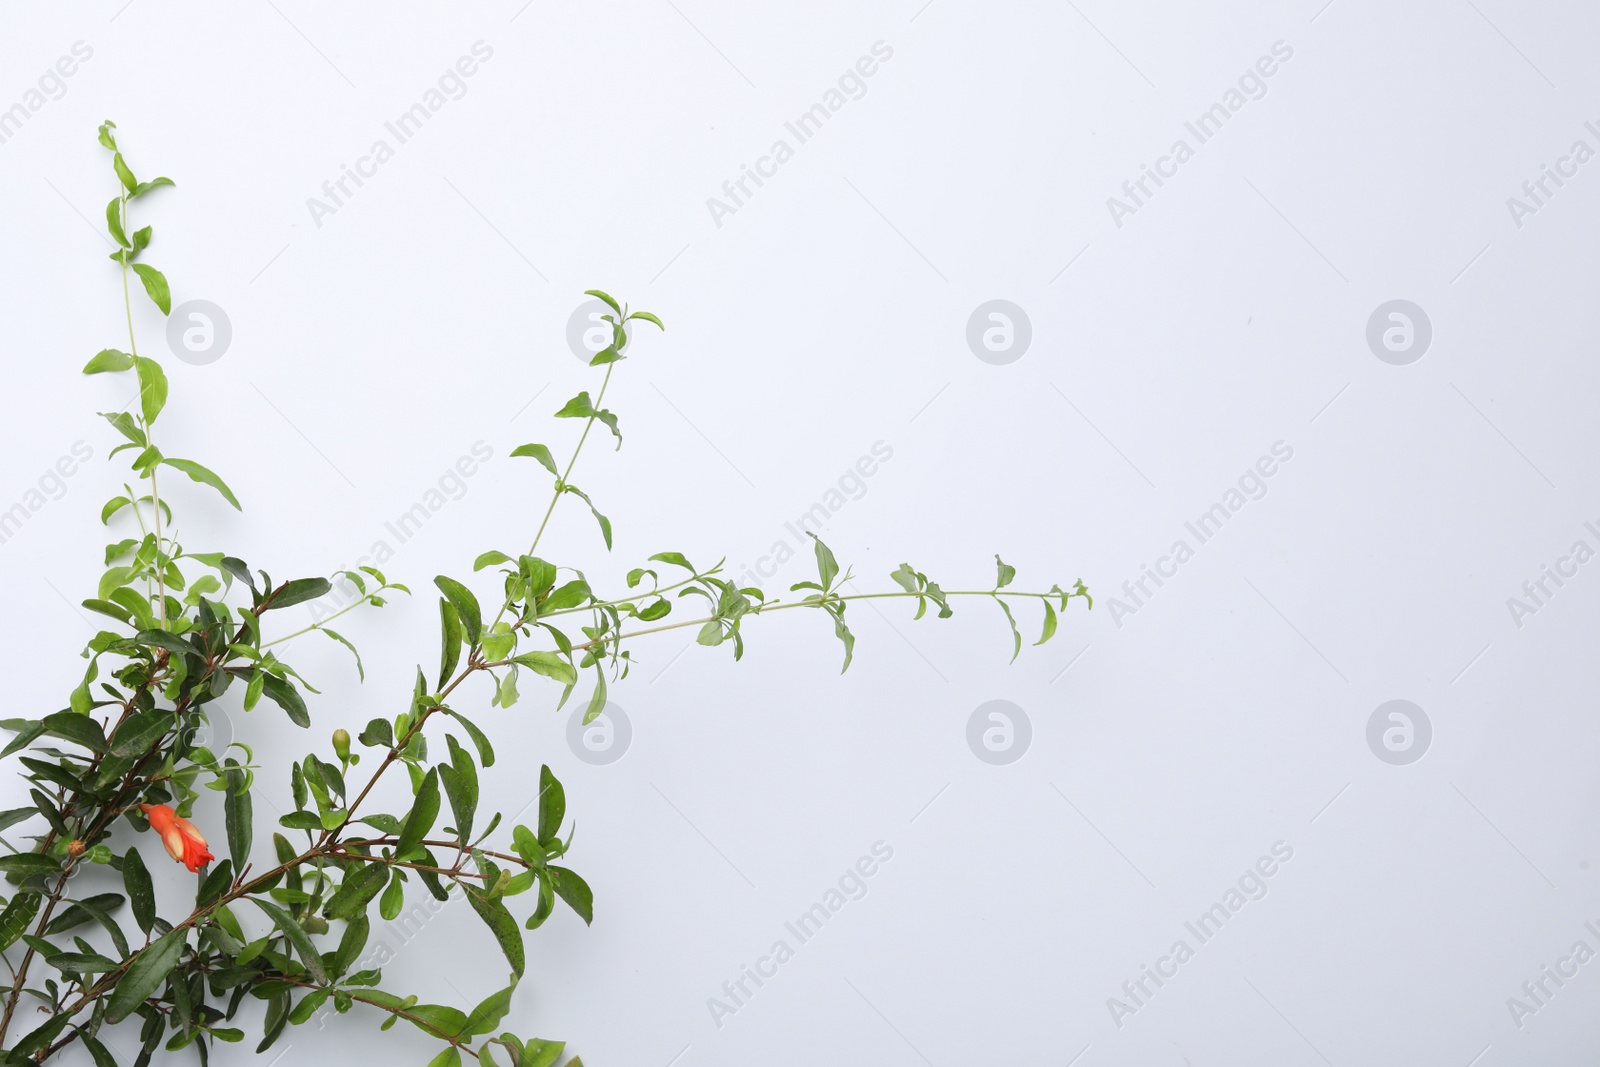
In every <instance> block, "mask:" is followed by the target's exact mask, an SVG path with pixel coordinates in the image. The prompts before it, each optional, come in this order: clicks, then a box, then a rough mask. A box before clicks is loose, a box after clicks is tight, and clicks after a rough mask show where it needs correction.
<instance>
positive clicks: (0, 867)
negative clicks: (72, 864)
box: [0, 852, 61, 877]
mask: <svg viewBox="0 0 1600 1067" xmlns="http://www.w3.org/2000/svg"><path fill="white" fill-rule="evenodd" d="M60 873H61V863H60V861H59V860H57V859H55V858H54V857H52V856H41V855H40V854H39V853H37V852H15V853H12V854H11V855H9V856H0V874H18V875H22V876H24V877H26V876H28V875H30V874H60Z"/></svg>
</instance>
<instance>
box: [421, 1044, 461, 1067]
mask: <svg viewBox="0 0 1600 1067" xmlns="http://www.w3.org/2000/svg"><path fill="white" fill-rule="evenodd" d="M428 1067H461V1050H460V1049H458V1048H456V1046H454V1045H446V1046H445V1047H444V1051H443V1052H440V1053H439V1054H438V1055H437V1056H435V1057H434V1058H433V1059H431V1060H429V1061H428Z"/></svg>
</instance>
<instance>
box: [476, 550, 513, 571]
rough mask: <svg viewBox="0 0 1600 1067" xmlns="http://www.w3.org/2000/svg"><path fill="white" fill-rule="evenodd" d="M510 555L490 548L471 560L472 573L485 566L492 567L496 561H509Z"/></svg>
mask: <svg viewBox="0 0 1600 1067" xmlns="http://www.w3.org/2000/svg"><path fill="white" fill-rule="evenodd" d="M510 562H511V557H510V556H508V555H506V554H505V553H504V552H500V551H497V550H495V549H492V548H491V549H490V550H489V551H487V552H485V553H484V554H483V555H481V556H479V557H478V558H477V559H475V560H473V561H472V573H474V574H476V573H478V572H479V571H481V570H483V568H485V567H493V566H494V565H495V564H496V563H510Z"/></svg>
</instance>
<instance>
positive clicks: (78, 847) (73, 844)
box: [67, 841, 89, 859]
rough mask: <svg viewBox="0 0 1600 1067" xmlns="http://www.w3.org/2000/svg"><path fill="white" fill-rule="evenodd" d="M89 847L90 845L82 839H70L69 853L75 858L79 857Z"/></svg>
mask: <svg viewBox="0 0 1600 1067" xmlns="http://www.w3.org/2000/svg"><path fill="white" fill-rule="evenodd" d="M88 848H89V846H87V845H85V844H84V843H83V842H82V841H68V842H67V855H69V856H71V857H72V858H73V859H77V858H78V857H79V856H81V855H83V854H84V853H85V852H86V851H88Z"/></svg>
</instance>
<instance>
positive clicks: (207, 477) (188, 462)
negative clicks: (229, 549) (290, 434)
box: [161, 457, 276, 606]
mask: <svg viewBox="0 0 1600 1067" xmlns="http://www.w3.org/2000/svg"><path fill="white" fill-rule="evenodd" d="M161 462H162V463H163V464H165V465H166V466H168V467H171V468H173V469H174V470H179V471H182V472H183V473H184V474H187V475H188V476H189V477H190V478H193V479H194V480H195V481H197V482H200V483H201V484H202V485H209V486H210V487H211V488H213V489H215V490H216V491H217V492H219V493H221V494H222V499H224V500H226V501H227V502H228V503H230V504H232V505H233V506H234V508H235V510H238V511H243V510H244V508H242V507H240V506H239V498H238V497H236V496H234V495H233V490H232V489H229V488H228V486H227V483H226V482H224V481H223V480H222V479H221V478H219V477H217V476H216V475H215V474H213V473H212V472H211V471H209V470H207V469H206V468H205V467H202V466H201V465H200V464H198V463H196V462H195V461H194V460H192V459H173V458H171V457H168V458H166V459H163V460H162V461H161ZM274 606H276V605H274Z"/></svg>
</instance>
